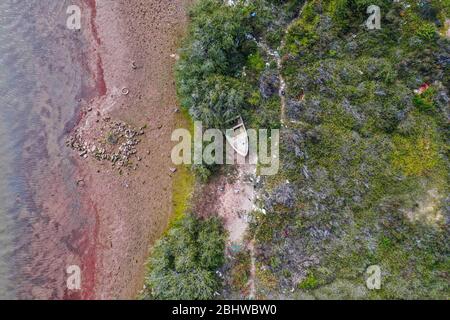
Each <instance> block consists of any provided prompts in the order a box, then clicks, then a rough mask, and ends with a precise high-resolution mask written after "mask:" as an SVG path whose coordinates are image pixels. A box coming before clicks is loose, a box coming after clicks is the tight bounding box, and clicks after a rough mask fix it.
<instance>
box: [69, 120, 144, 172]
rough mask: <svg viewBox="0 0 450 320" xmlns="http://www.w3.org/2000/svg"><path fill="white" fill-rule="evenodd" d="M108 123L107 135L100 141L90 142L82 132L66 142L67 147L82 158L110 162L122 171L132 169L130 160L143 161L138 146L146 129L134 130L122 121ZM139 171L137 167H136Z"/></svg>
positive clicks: (78, 132) (76, 133) (78, 131)
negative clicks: (126, 168) (90, 157)
mask: <svg viewBox="0 0 450 320" xmlns="http://www.w3.org/2000/svg"><path fill="white" fill-rule="evenodd" d="M105 122H107V123H108V124H107V127H106V128H104V129H107V134H106V136H105V137H102V138H101V139H98V141H97V142H96V143H95V142H90V141H89V139H86V138H85V137H84V136H83V134H82V132H81V131H80V130H76V131H75V133H74V134H73V135H72V136H71V137H70V138H69V139H68V140H67V141H66V145H67V146H68V147H70V148H72V149H73V150H75V151H77V152H79V155H80V157H83V158H85V159H86V158H88V157H89V155H91V156H92V157H94V158H95V159H97V160H98V161H109V162H111V163H112V166H113V167H115V168H117V169H118V170H120V169H121V168H123V167H131V166H132V163H131V161H130V159H131V158H132V157H135V158H136V160H137V161H141V160H142V159H141V158H140V157H139V156H138V155H137V153H138V150H137V145H138V144H139V143H140V142H141V139H140V138H139V137H140V136H143V135H144V134H145V132H144V129H145V127H141V128H133V127H131V126H130V125H128V124H126V123H125V122H122V121H112V122H110V121H109V119H108V121H106V120H105ZM134 169H137V165H134Z"/></svg>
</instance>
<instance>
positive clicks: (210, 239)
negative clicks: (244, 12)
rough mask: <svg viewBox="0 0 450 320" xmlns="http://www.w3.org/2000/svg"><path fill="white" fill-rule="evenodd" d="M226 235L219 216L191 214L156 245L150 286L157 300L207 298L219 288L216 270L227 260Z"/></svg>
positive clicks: (149, 279) (152, 294)
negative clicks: (207, 216)
mask: <svg viewBox="0 0 450 320" xmlns="http://www.w3.org/2000/svg"><path fill="white" fill-rule="evenodd" d="M224 250H225V237H224V232H223V229H222V226H221V223H220V221H219V220H218V219H217V218H209V219H206V220H201V219H199V218H196V217H195V216H194V215H192V214H189V215H187V216H185V217H184V218H183V219H182V220H180V221H179V222H177V223H176V224H175V226H174V227H173V228H172V229H171V230H170V231H169V232H168V234H167V235H166V236H165V237H163V238H162V239H161V240H160V241H159V242H158V243H157V244H156V246H155V248H154V251H153V254H152V257H151V259H150V263H149V271H150V272H149V276H148V277H147V281H146V283H147V285H148V287H149V289H150V290H151V292H150V293H149V296H151V297H152V298H155V299H165V300H172V299H188V300H206V299H211V298H213V296H214V292H215V291H217V290H219V288H220V281H219V279H218V277H217V276H216V270H217V269H218V268H220V266H221V265H222V264H223V263H224Z"/></svg>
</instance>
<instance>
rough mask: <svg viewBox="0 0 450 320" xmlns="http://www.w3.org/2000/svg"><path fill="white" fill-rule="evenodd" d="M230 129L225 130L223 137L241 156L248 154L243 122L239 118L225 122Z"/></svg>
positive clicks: (246, 136) (246, 135)
mask: <svg viewBox="0 0 450 320" xmlns="http://www.w3.org/2000/svg"><path fill="white" fill-rule="evenodd" d="M227 124H230V126H231V128H230V129H228V130H226V132H225V137H226V139H227V141H228V143H229V144H230V145H231V147H233V149H234V150H235V151H236V152H237V153H238V154H239V155H241V156H243V157H246V156H247V154H248V134H247V129H245V125H244V121H243V120H242V118H241V117H240V116H239V117H237V118H235V119H232V120H230V121H228V122H227Z"/></svg>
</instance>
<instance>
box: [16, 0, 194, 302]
mask: <svg viewBox="0 0 450 320" xmlns="http://www.w3.org/2000/svg"><path fill="white" fill-rule="evenodd" d="M188 2H189V1H186V0H175V1H173V0H170V1H169V0H133V1H131V2H130V1H125V0H123V1H122V0H121V1H107V0H97V1H96V0H85V1H83V2H82V3H81V5H82V12H83V20H82V30H81V32H83V34H84V35H85V36H86V37H87V38H88V40H89V42H90V43H91V47H90V52H89V54H88V56H89V59H87V61H86V68H87V69H88V70H90V72H91V73H92V79H93V82H94V84H93V86H92V87H93V88H95V89H96V90H93V89H92V88H91V92H89V93H88V94H86V97H89V99H88V100H85V99H80V112H79V116H78V121H77V124H76V125H75V127H74V128H73V129H71V130H70V132H68V133H67V135H65V136H64V138H65V139H66V138H67V137H69V136H70V135H72V134H74V132H77V133H78V134H79V135H80V136H82V137H83V139H84V141H87V142H89V143H92V144H94V143H98V141H100V140H105V135H106V134H107V131H108V128H109V127H108V126H109V125H110V124H111V123H115V122H122V123H126V124H127V125H129V126H132V127H140V128H144V127H145V133H143V134H142V136H140V137H139V140H140V142H139V144H138V145H137V146H136V155H134V158H133V161H134V162H135V165H134V166H132V167H130V168H124V170H120V171H119V170H117V169H116V168H115V167H113V166H112V165H111V162H108V161H98V160H96V159H95V158H94V157H81V156H80V155H79V154H78V153H77V152H76V151H73V150H70V157H71V159H69V160H64V161H60V162H58V163H56V164H54V167H53V168H52V170H51V172H52V173H51V174H49V175H46V176H45V178H44V179H42V178H41V181H40V183H39V185H45V186H48V187H47V188H40V189H38V190H36V194H35V199H39V200H37V202H38V203H43V204H44V205H43V207H41V210H42V216H45V219H39V221H38V222H37V223H35V224H34V225H33V228H32V230H31V234H30V237H31V238H34V239H39V240H36V241H34V242H32V243H31V247H30V248H29V249H28V250H27V252H28V254H30V256H31V258H30V261H29V263H28V264H27V266H26V267H25V268H24V272H23V273H24V274H25V275H27V276H30V277H31V278H32V279H34V281H32V282H31V285H30V287H29V288H27V289H26V290H24V293H22V296H23V297H27V298H33V299H48V298H52V299H133V298H136V296H137V294H138V293H139V291H140V290H141V289H142V286H143V280H144V276H145V262H146V259H147V258H148V256H149V250H150V249H151V246H152V244H153V243H154V241H155V240H156V239H158V238H159V237H160V236H161V234H162V232H163V231H164V230H165V228H166V227H167V223H168V220H169V217H170V215H171V210H172V178H173V177H171V175H173V172H171V170H170V168H171V166H172V164H171V159H170V151H171V146H172V144H171V141H170V136H171V133H172V131H173V129H174V128H175V127H179V126H182V125H183V119H182V118H181V116H180V115H179V114H178V113H176V112H175V110H176V108H177V101H176V91H175V82H174V75H173V67H174V64H175V62H176V61H175V59H174V58H173V54H174V53H175V52H176V49H177V46H178V44H179V41H180V40H181V38H182V36H183V33H184V32H185V31H186V25H187V6H188ZM84 17H87V18H84ZM92 91H95V93H93V92H92ZM124 92H125V93H126V94H124ZM137 159H138V160H137ZM67 161H69V162H70V163H71V164H74V167H75V168H76V169H75V170H74V171H75V172H72V174H71V176H72V177H73V178H71V180H70V181H69V180H67V177H66V176H64V170H65V169H64V168H65V166H66V164H67V163H66V162H67ZM43 180H45V181H43ZM61 185H64V188H61ZM71 193H76V194H77V195H78V198H79V199H81V200H79V201H78V202H77V203H75V204H74V203H73V202H71V201H69V199H70V198H71ZM49 199H50V201H49ZM74 207H75V208H74ZM72 210H74V211H76V212H77V214H76V215H71V214H70V212H72ZM43 242H45V243H46V249H47V250H48V251H50V252H53V256H52V257H50V256H49V254H47V253H46V252H43V251H41V250H40V247H42V243H43ZM37 243H39V246H40V247H38V245H37ZM50 260H51V261H50ZM69 265H79V266H80V268H81V272H82V274H81V277H82V286H81V290H80V291H71V290H68V289H67V288H66V278H67V274H66V273H65V268H66V266H69ZM32 273H34V274H39V278H38V277H37V276H36V277H34V278H33V276H31V274H32ZM38 279H46V281H45V283H44V282H42V281H38Z"/></svg>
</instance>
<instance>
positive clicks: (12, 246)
mask: <svg viewBox="0 0 450 320" xmlns="http://www.w3.org/2000/svg"><path fill="white" fill-rule="evenodd" d="M76 3H77V1H64V0H34V1H33V0H1V1H0V298H7V299H13V298H17V297H19V296H20V297H27V296H26V294H25V296H24V294H23V293H20V292H21V290H22V289H23V288H24V287H26V286H27V285H28V283H27V282H28V281H30V279H28V278H27V277H26V276H24V275H23V273H22V272H21V270H22V268H23V267H26V266H27V263H28V261H29V260H30V259H32V258H33V257H31V256H28V255H31V254H32V253H31V252H30V250H29V248H30V246H31V243H32V242H33V241H39V238H36V240H34V239H31V238H30V237H29V235H30V232H29V231H30V228H33V224H34V223H36V222H37V221H38V220H39V219H42V217H43V216H42V208H43V207H45V203H43V202H42V200H39V199H37V198H36V190H41V191H42V190H43V189H45V188H46V186H45V185H44V186H43V185H40V181H41V179H40V178H42V177H46V176H48V175H51V174H53V173H55V172H54V171H55V170H57V171H58V172H57V174H58V175H62V176H64V177H67V179H70V178H71V177H70V176H71V175H72V174H73V172H74V168H72V166H73V164H72V163H71V161H69V160H67V159H69V158H70V157H69V156H68V155H69V152H70V151H69V150H67V148H66V147H64V140H65V135H66V134H67V132H68V131H69V130H70V129H71V128H72V127H73V124H74V122H75V118H76V116H77V108H78V100H79V99H80V98H81V97H83V96H84V95H85V92H86V90H87V89H86V88H87V87H88V85H87V84H86V83H87V80H86V81H85V80H84V78H86V77H87V76H86V74H87V73H88V71H87V69H86V67H85V66H84V65H85V64H83V59H84V57H83V54H82V51H83V39H82V32H74V31H71V30H68V29H67V28H66V19H67V14H66V9H67V7H68V6H69V5H71V4H76ZM56 164H58V166H56ZM55 168H57V169H55ZM62 191H63V192H64V190H62ZM71 197H72V198H73V199H74V200H73V201H75V202H76V201H77V195H76V194H75V193H74V194H73V195H71ZM48 201H51V200H50V199H49V200H48ZM73 207H74V208H76V207H77V206H76V205H74V206H73ZM67 214H71V213H70V212H67ZM44 228H45V227H44ZM44 231H45V230H44ZM49 231H50V230H49ZM40 245H42V250H43V251H45V250H47V247H46V245H45V243H42V244H40ZM43 256H44V257H47V259H48V260H51V257H52V254H51V253H48V254H45V255H43ZM46 263H49V261H42V264H46ZM28 272H33V270H28Z"/></svg>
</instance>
